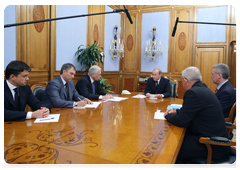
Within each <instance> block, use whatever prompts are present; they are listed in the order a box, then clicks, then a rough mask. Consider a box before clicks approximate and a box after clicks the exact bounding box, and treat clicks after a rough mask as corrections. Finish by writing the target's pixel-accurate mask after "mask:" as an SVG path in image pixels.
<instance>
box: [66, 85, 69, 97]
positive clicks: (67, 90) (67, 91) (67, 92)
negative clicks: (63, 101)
mask: <svg viewBox="0 0 240 170" xmlns="http://www.w3.org/2000/svg"><path fill="white" fill-rule="evenodd" d="M65 90H66V95H67V100H68V99H69V87H68V83H66V84H65Z"/></svg>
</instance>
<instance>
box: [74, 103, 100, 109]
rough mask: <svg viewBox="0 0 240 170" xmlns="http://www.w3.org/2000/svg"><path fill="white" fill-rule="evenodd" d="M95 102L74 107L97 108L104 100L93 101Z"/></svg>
mask: <svg viewBox="0 0 240 170" xmlns="http://www.w3.org/2000/svg"><path fill="white" fill-rule="evenodd" d="M92 103H93V104H86V105H85V106H83V107H74V109H85V108H93V109H95V108H97V107H98V105H99V104H101V103H102V102H92Z"/></svg>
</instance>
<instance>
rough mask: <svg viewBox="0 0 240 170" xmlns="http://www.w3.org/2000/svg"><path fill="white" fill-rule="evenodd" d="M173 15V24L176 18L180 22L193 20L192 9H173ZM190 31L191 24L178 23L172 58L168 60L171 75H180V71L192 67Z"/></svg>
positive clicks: (191, 28)
mask: <svg viewBox="0 0 240 170" xmlns="http://www.w3.org/2000/svg"><path fill="white" fill-rule="evenodd" d="M173 13H174V15H173V16H174V17H173V18H174V19H173V23H175V20H176V18H177V17H179V20H180V21H192V20H193V17H192V15H193V8H192V7H186V8H175V9H174V10H173ZM173 25H174V24H173ZM171 30H172V29H171ZM192 30H193V24H185V23H178V26H177V31H176V34H175V37H174V40H173V48H172V49H173V56H172V60H170V61H171V62H172V67H171V70H172V73H173V74H181V72H182V70H184V69H185V68H186V67H188V66H190V65H192V42H193V41H192V38H193V37H192Z"/></svg>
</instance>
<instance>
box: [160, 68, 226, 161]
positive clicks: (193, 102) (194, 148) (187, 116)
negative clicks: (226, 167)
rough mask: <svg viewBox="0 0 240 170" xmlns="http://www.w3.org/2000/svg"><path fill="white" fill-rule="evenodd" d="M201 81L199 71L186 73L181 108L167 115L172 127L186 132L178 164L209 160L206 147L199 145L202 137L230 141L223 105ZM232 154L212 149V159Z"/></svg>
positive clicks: (219, 147) (194, 69) (196, 69)
mask: <svg viewBox="0 0 240 170" xmlns="http://www.w3.org/2000/svg"><path fill="white" fill-rule="evenodd" d="M201 80H202V76H201V73H200V71H199V69H198V68H196V67H188V68H186V69H185V70H183V71H182V82H183V87H184V89H186V92H185V94H184V101H183V105H182V108H181V109H177V110H173V109H168V110H167V111H166V113H165V115H164V116H165V118H166V119H167V121H169V122H170V123H172V124H174V125H176V126H179V127H186V128H187V129H186V133H185V137H184V139H183V143H182V146H181V148H180V151H179V154H178V158H177V161H176V163H186V161H188V160H190V159H191V158H206V159H207V147H206V145H205V144H201V143H200V142H199V138H200V137H213V136H219V137H226V138H227V137H228V133H227V128H226V125H225V120H224V117H223V113H222V109H221V106H220V103H219V101H218V99H217V97H216V96H215V95H214V93H213V92H212V91H211V90H210V89H209V88H208V87H207V86H206V84H204V83H202V82H201ZM229 154H230V147H225V146H212V159H222V158H224V157H225V156H228V155H229Z"/></svg>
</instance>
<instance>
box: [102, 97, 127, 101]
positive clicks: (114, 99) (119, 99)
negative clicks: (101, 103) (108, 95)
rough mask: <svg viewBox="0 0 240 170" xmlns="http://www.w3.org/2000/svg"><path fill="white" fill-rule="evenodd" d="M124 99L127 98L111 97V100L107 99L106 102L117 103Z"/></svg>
mask: <svg viewBox="0 0 240 170" xmlns="http://www.w3.org/2000/svg"><path fill="white" fill-rule="evenodd" d="M125 99H128V98H125V97H113V99H107V100H106V101H114V102H119V101H122V100H125Z"/></svg>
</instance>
